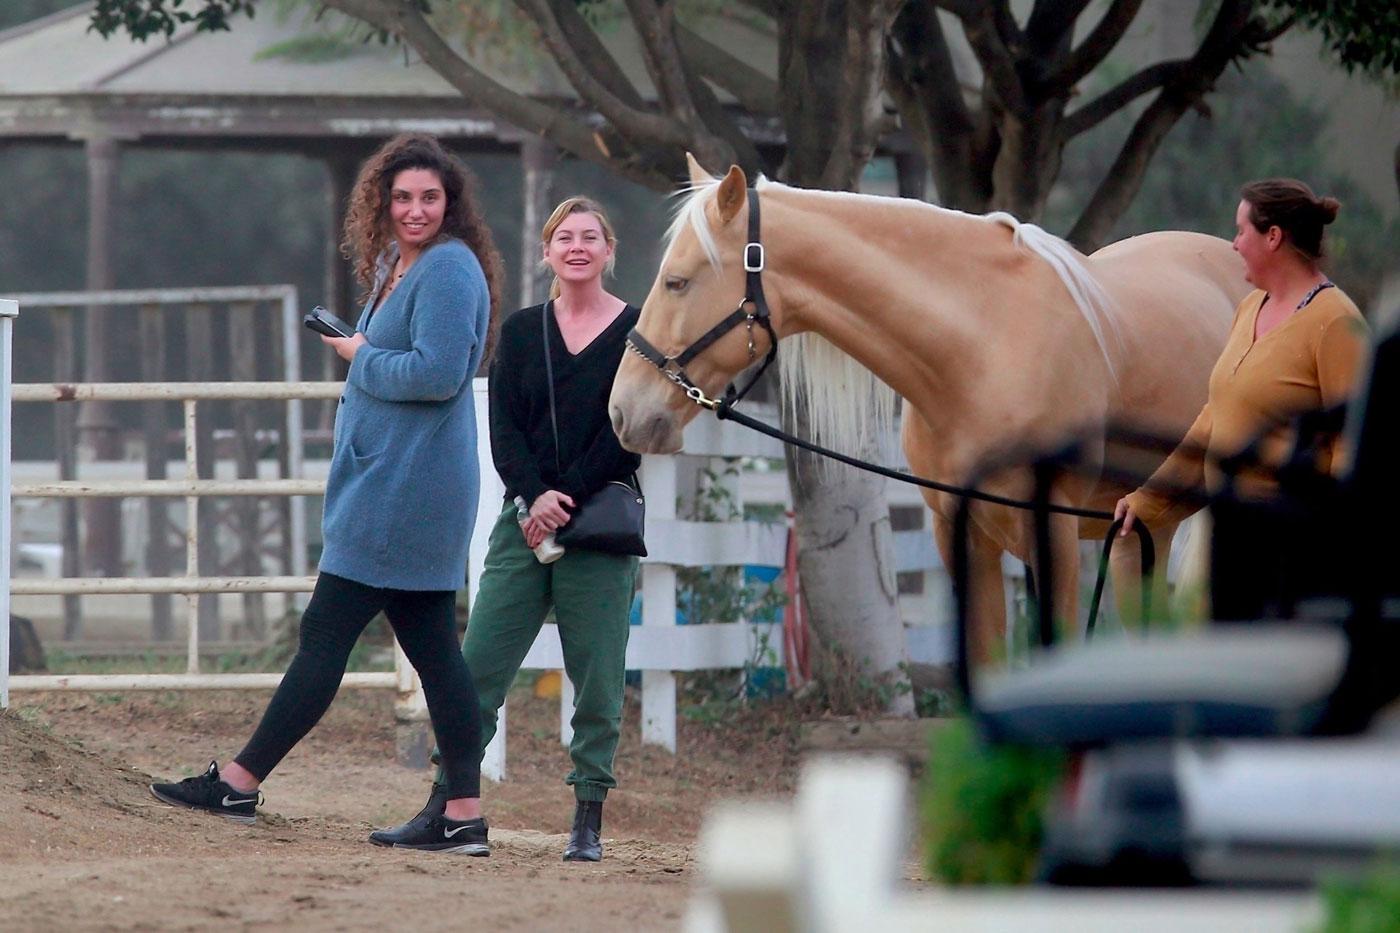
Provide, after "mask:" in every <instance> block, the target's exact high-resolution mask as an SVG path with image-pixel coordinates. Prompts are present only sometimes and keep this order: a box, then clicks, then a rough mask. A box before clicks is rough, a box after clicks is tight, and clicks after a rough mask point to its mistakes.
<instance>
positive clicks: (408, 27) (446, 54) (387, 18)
mask: <svg viewBox="0 0 1400 933" xmlns="http://www.w3.org/2000/svg"><path fill="white" fill-rule="evenodd" d="M322 2H323V3H324V4H325V6H327V7H328V8H330V9H333V10H338V11H340V12H341V13H344V14H346V15H347V16H353V17H354V18H356V19H358V20H360V21H362V22H365V23H368V24H369V25H371V26H373V27H375V28H376V29H382V30H384V31H385V32H388V33H389V34H391V35H394V36H398V37H399V38H400V39H402V40H403V41H404V42H407V43H408V44H409V45H410V46H411V47H412V48H413V49H414V50H415V51H416V52H417V53H418V54H419V55H421V56H422V57H423V61H424V63H425V64H427V66H428V67H429V68H431V69H432V70H433V71H434V72H436V73H437V74H439V75H441V76H442V78H443V79H444V80H445V81H447V82H448V83H449V84H451V85H452V86H453V87H454V88H456V89H457V90H458V91H459V92H460V93H461V94H462V96H463V97H465V98H466V99H467V100H470V101H475V102H477V103H479V104H480V105H481V106H483V107H485V108H486V109H487V110H490V111H491V112H492V113H494V114H495V115H497V116H499V117H500V118H501V119H503V120H505V121H507V122H508V123H511V124H513V125H515V126H518V127H519V128H520V129H522V130H524V131H526V132H529V133H534V134H536V135H538V136H541V137H543V138H544V139H547V140H549V141H550V142H552V143H554V144H555V145H556V146H558V147H559V148H561V149H563V150H565V151H567V152H570V153H573V154H574V155H576V156H578V157H579V158H581V159H585V160H587V161H589V162H595V163H597V164H599V165H602V166H604V167H607V168H611V169H613V170H616V171H619V172H621V173H622V174H624V175H625V176H626V177H628V178H630V179H632V180H633V181H635V182H637V183H638V184H641V185H645V186H646V187H648V188H654V189H656V190H658V191H669V190H670V189H671V188H672V182H671V179H670V178H669V177H667V176H666V175H665V174H664V173H662V172H659V171H657V170H656V169H655V168H654V167H651V166H641V165H638V164H636V163H632V162H629V161H628V160H626V159H624V158H614V157H612V156H611V155H610V154H609V153H607V152H605V151H603V150H602V149H601V148H600V147H599V145H598V142H597V137H596V135H595V133H594V132H593V130H592V128H590V127H589V126H588V125H587V124H585V123H584V122H583V121H581V120H579V119H577V118H575V117H573V116H571V115H570V114H568V113H566V112H565V111H564V110H562V109H560V108H558V107H553V106H550V105H548V104H544V103H541V102H539V101H537V100H533V99H532V98H530V97H527V96H525V95H523V94H518V93H516V92H515V91H512V90H511V89H510V88H508V87H506V86H505V85H502V84H499V83H498V82H496V81H494V80H492V79H491V78H490V77H488V76H486V75H485V74H483V73H482V72H480V71H478V70H477V69H476V68H474V67H472V65H471V64H470V63H469V62H468V61H467V60H466V59H464V58H463V57H462V56H461V55H459V54H457V52H456V51H454V50H453V49H452V48H451V46H449V45H448V44H447V43H446V42H445V41H443V38H442V36H440V35H438V33H437V32H436V30H434V29H433V27H432V25H431V24H429V23H428V21H427V20H426V19H425V18H424V17H423V14H422V13H420V12H419V11H418V10H416V9H413V8H411V7H409V6H407V5H406V4H399V3H394V4H392V5H391V4H389V3H385V2H384V0H322Z"/></svg>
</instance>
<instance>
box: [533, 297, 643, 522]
mask: <svg viewBox="0 0 1400 933" xmlns="http://www.w3.org/2000/svg"><path fill="white" fill-rule="evenodd" d="M553 306H554V302H553V300H550V301H546V302H545V303H544V305H543V307H541V308H540V334H541V336H543V337H544V374H545V385H547V386H548V387H549V428H550V430H551V431H553V432H554V472H555V473H556V474H558V475H563V472H564V471H563V469H562V468H561V467H560V466H559V420H558V419H557V418H556V417H555V415H554V363H553V362H552V361H551V359H550V355H549V309H550V308H552V307H553ZM632 488H633V489H635V490H637V494H638V495H641V493H642V482H641V480H639V479H637V471H636V470H633V471H632Z"/></svg>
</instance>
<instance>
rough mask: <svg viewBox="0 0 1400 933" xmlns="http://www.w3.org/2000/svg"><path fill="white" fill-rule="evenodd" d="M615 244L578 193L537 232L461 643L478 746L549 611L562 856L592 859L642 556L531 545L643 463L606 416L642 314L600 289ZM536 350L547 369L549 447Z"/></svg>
mask: <svg viewBox="0 0 1400 933" xmlns="http://www.w3.org/2000/svg"><path fill="white" fill-rule="evenodd" d="M616 248H617V237H616V236H615V235H614V233H613V228H612V224H611V223H609V221H608V218H607V215H606V214H605V213H604V212H603V209H602V208H601V207H600V206H599V205H598V204H597V203H595V202H594V201H592V200H590V199H588V198H583V197H574V198H569V199H568V200H566V201H564V202H563V203H561V204H560V205H559V206H558V207H556V208H555V209H554V211H553V213H552V214H551V215H550V217H549V220H548V221H547V222H546V223H545V225H544V230H543V231H542V233H541V235H540V251H541V257H542V261H543V263H544V264H545V265H546V266H547V267H548V268H549V269H550V270H551V271H553V273H554V285H553V287H552V289H551V292H550V294H551V297H550V300H549V301H547V302H545V303H544V304H543V305H535V306H533V307H530V308H524V309H521V310H520V311H517V312H516V313H515V314H512V315H510V316H509V317H508V318H506V321H505V323H504V324H503V325H502V327H501V337H500V343H499V345H498V347H497V350H496V355H495V359H494V361H493V363H492V365H491V378H490V403H491V453H492V457H493V459H494V460H495V464H496V470H497V472H499V473H500V475H501V478H502V480H504V481H505V486H506V494H505V501H504V502H502V504H501V513H500V517H499V518H498V519H497V520H496V524H495V527H494V528H493V529H492V531H491V539H490V546H489V551H488V553H487V555H486V570H485V573H483V575H482V577H481V587H480V590H479V592H478V593H477V597H476V599H475V601H474V602H473V604H472V612H471V619H470V621H469V622H468V624H467V635H466V639H465V641H464V643H463V645H462V655H463V656H464V657H465V658H466V661H467V667H468V668H469V669H470V670H471V674H472V678H473V680H474V681H475V683H476V687H477V691H478V694H479V697H480V703H481V718H482V747H483V748H484V747H485V745H486V744H487V743H488V742H490V741H491V737H492V736H493V735H495V732H496V721H497V713H498V711H499V710H500V708H501V704H502V703H503V702H505V697H506V691H507V690H509V689H510V685H511V682H512V681H513V680H514V679H515V674H516V672H517V671H518V670H519V669H520V662H521V661H522V660H524V658H525V653H526V652H527V651H529V650H530V645H531V644H532V643H533V642H534V640H535V636H536V635H537V634H538V633H539V630H540V625H541V624H543V622H544V618H545V615H546V614H547V613H548V612H549V610H550V609H553V610H554V616H555V619H556V620H557V622H558V624H559V640H560V642H561V643H562V645H563V649H564V670H565V673H566V674H567V675H568V677H569V679H570V680H571V681H572V682H573V685H574V696H575V706H574V716H573V720H572V723H573V729H574V738H573V741H572V742H571V743H570V745H569V757H570V758H571V759H572V761H573V769H572V770H571V771H570V772H569V774H568V776H567V777H566V778H565V783H567V784H569V785H571V786H572V787H573V789H574V797H575V801H576V807H575V812H574V823H573V829H572V831H571V833H570V835H569V842H568V845H567V846H566V848H565V849H564V859H565V860H567V861H592V862H596V861H598V860H599V859H600V858H602V854H603V850H602V842H601V838H600V836H601V832H602V821H603V801H604V800H605V799H606V798H607V795H608V791H609V790H611V789H612V788H613V787H616V786H617V781H616V779H615V778H614V776H613V754H614V752H615V751H616V750H617V740H618V735H619V732H620V730H621V725H622V689H623V676H624V673H625V663H624V662H625V655H626V651H627V630H628V612H629V609H630V607H631V601H632V592H633V588H634V585H635V581H636V573H637V559H636V558H635V557H628V556H625V555H618V554H608V553H603V552H600V551H588V550H579V549H574V548H570V549H568V550H566V551H565V553H564V554H563V556H561V557H558V558H557V559H554V560H552V561H550V562H547V563H546V562H543V561H542V559H541V557H544V558H546V559H547V558H548V557H549V556H550V555H549V554H548V553H547V552H546V551H544V550H543V549H541V551H540V554H541V557H537V555H536V552H535V548H537V547H539V546H540V545H541V543H542V542H544V541H545V539H546V538H547V537H549V536H550V535H552V534H553V533H554V532H555V531H556V530H557V529H558V528H560V527H561V526H563V525H564V524H566V523H567V522H568V520H569V516H570V511H571V510H572V509H574V508H576V507H577V506H578V505H579V504H580V503H582V502H583V501H584V500H585V499H586V498H587V497H588V496H589V495H591V494H592V493H594V492H596V491H597V490H599V489H601V488H602V487H603V486H604V485H605V484H607V483H609V482H611V481H614V480H627V479H629V478H630V477H631V476H632V474H633V473H634V472H635V471H636V470H637V468H638V467H639V466H640V464H641V458H640V457H639V456H638V455H636V454H633V453H629V452H627V451H624V450H623V449H622V447H621V446H620V445H619V444H618V442H617V437H616V436H615V435H614V434H613V430H612V425H611V423H610V421H609V419H608V412H607V403H608V395H609V393H611V391H612V382H613V375H614V374H615V373H616V372H617V367H618V362H619V361H620V360H621V357H622V353H623V348H624V345H625V340H626V336H627V332H628V331H629V330H631V329H632V327H634V326H635V325H636V323H637V316H638V314H639V313H640V311H639V309H638V308H636V307H634V306H633V305H630V304H628V303H627V302H625V301H623V300H622V299H621V298H618V297H617V296H615V295H612V294H610V293H609V292H608V291H607V290H606V289H605V288H604V287H603V276H604V274H605V273H607V272H609V271H610V270H611V269H612V265H613V261H614V259H615V257H616ZM546 341H547V342H546ZM545 353H549V355H550V364H551V367H552V369H553V377H554V398H555V409H556V418H555V421H556V422H557V438H558V444H557V446H556V443H555V438H556V429H555V426H554V425H553V424H552V423H551V418H550V407H549V406H550V402H549V385H548V376H547V367H546V365H545ZM517 499H519V500H520V502H521V503H522V505H521V506H518V505H517V504H516V500H517ZM522 506H523V507H522ZM445 800H446V796H445V791H444V790H443V789H442V787H441V785H439V786H436V787H435V788H434V794H433V796H432V797H431V798H430V799H429V801H428V805H427V806H426V807H425V808H424V809H423V812H422V813H420V814H419V815H418V816H416V817H414V818H413V819H412V820H410V821H409V822H408V823H405V824H403V825H402V826H399V827H396V828H394V829H392V830H385V831H384V832H382V833H377V834H375V835H376V836H378V837H380V838H379V839H376V841H389V840H392V839H393V838H394V837H395V836H396V835H398V834H406V835H413V834H414V833H415V829H414V827H415V823H418V822H420V821H423V820H430V819H432V818H433V817H434V816H435V815H436V814H440V813H441V812H442V810H441V806H442V801H445Z"/></svg>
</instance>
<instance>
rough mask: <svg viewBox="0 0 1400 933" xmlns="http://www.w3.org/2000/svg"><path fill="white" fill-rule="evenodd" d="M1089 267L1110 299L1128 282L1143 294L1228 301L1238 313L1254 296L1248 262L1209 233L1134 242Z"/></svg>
mask: <svg viewBox="0 0 1400 933" xmlns="http://www.w3.org/2000/svg"><path fill="white" fill-rule="evenodd" d="M1089 265H1090V266H1091V267H1092V268H1093V270H1094V272H1095V274H1096V275H1098V276H1099V277H1100V279H1101V280H1103V281H1104V284H1105V286H1106V287H1108V288H1109V289H1110V293H1112V291H1113V288H1114V285H1113V284H1112V283H1115V282H1116V283H1119V284H1120V285H1121V284H1122V283H1123V282H1124V281H1128V282H1132V283H1133V284H1135V285H1136V286H1137V287H1138V288H1151V289H1172V290H1184V291H1187V292H1189V293H1192V294H1194V293H1197V292H1200V293H1201V294H1202V295H1203V296H1205V297H1207V298H1217V297H1218V298H1221V299H1223V300H1224V301H1226V302H1228V303H1229V306H1230V308H1231V309H1232V310H1233V308H1234V306H1235V304H1237V303H1238V302H1239V300H1240V299H1241V298H1243V297H1244V296H1245V294H1246V293H1247V292H1248V291H1249V286H1248V284H1247V283H1246V282H1245V280H1244V262H1243V260H1241V259H1240V257H1239V256H1238V255H1237V254H1236V253H1235V251H1234V249H1233V248H1232V247H1231V246H1230V243H1229V242H1228V241H1226V240H1222V239H1220V238H1219V237H1214V236H1210V235H1208V234H1204V233H1191V232H1189V231H1185V230H1164V231H1160V232H1157V233H1143V234H1140V235H1138V236H1132V237H1128V238H1127V239H1125V240H1119V241H1118V242H1116V243H1110V244H1109V245H1108V246H1105V247H1103V248H1102V249H1100V250H1098V251H1097V252H1095V253H1093V254H1092V255H1091V256H1090V257H1089ZM1207 313H1211V314H1214V313H1215V312H1214V309H1208V310H1207Z"/></svg>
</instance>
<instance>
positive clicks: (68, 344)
mask: <svg viewBox="0 0 1400 933" xmlns="http://www.w3.org/2000/svg"><path fill="white" fill-rule="evenodd" d="M53 330H54V341H53V373H54V375H53V378H54V382H57V383H60V384H71V383H74V382H77V381H78V335H77V310H76V309H75V308H54V310H53ZM77 414H78V409H77V406H76V405H72V404H67V403H62V402H60V403H59V404H57V405H55V406H54V407H53V445H54V460H56V461H57V462H58V478H59V479H61V480H74V479H77V478H78V428H77ZM59 508H60V509H61V512H60V515H61V522H62V533H61V535H60V541H61V542H62V544H63V575H64V576H65V577H77V576H81V575H82V554H81V551H80V548H81V547H82V543H81V539H80V537H79V532H78V500H76V499H64V500H63V501H62V503H60V506H59ZM80 599H81V597H79V596H78V595H77V594H76V593H69V594H67V595H65V596H64V597H63V640H64V641H72V640H74V639H75V638H81V637H82V634H83V610H82V604H81V602H80V601H79V600H80Z"/></svg>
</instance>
